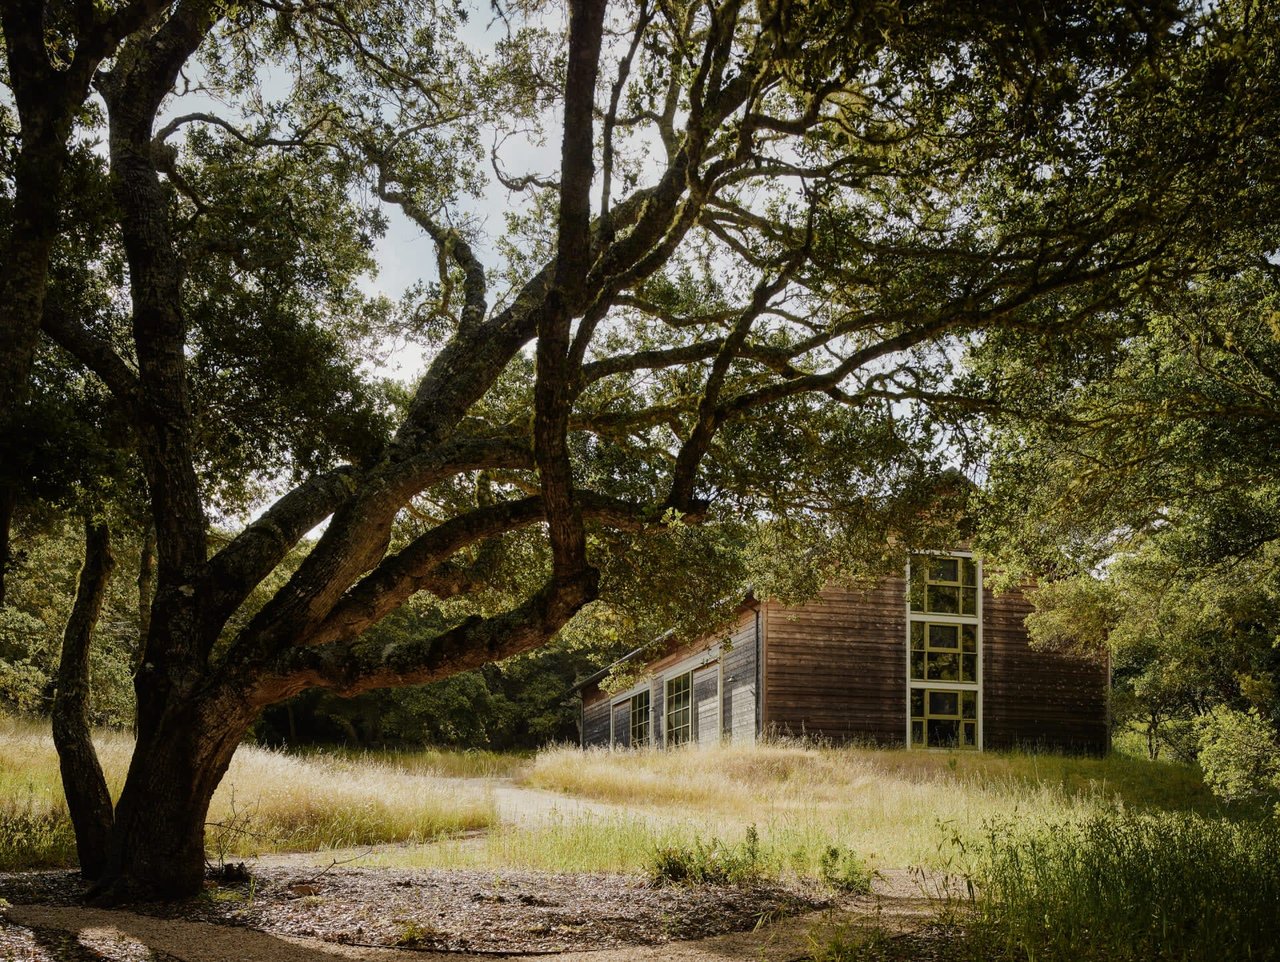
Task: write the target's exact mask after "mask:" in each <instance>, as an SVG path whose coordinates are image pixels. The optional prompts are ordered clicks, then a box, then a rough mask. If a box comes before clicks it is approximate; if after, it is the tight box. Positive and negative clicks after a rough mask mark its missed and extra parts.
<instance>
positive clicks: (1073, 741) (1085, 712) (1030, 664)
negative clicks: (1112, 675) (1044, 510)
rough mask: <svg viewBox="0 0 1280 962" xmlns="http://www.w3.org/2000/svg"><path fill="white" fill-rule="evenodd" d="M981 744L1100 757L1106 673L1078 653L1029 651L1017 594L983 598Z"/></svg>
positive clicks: (1024, 610)
mask: <svg viewBox="0 0 1280 962" xmlns="http://www.w3.org/2000/svg"><path fill="white" fill-rule="evenodd" d="M982 605H983V656H982V657H983V661H982V698H983V706H982V715H983V745H984V747H986V748H990V749H1003V748H1017V747H1025V748H1053V749H1058V750H1062V751H1075V752H1095V753H1101V752H1105V751H1106V750H1107V747H1108V742H1109V738H1108V730H1107V688H1108V678H1107V667H1106V665H1105V664H1101V663H1099V662H1094V661H1090V660H1087V659H1084V658H1080V657H1077V656H1075V655H1067V654H1059V653H1056V652H1047V651H1033V650H1032V649H1031V648H1030V647H1029V646H1028V643H1027V629H1026V625H1025V623H1024V622H1025V619H1026V617H1027V615H1028V614H1029V613H1030V612H1031V610H1032V608H1031V604H1030V603H1029V602H1028V601H1027V599H1026V597H1025V596H1024V595H1023V594H1022V593H1021V592H1017V591H1011V592H1008V593H1007V594H1003V595H996V596H993V595H992V593H991V592H990V591H986V590H984V591H983V593H982Z"/></svg>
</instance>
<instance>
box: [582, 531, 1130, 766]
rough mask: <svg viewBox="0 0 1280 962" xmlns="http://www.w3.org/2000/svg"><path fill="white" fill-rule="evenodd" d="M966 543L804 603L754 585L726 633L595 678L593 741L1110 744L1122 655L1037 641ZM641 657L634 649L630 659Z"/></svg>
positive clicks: (588, 740)
mask: <svg viewBox="0 0 1280 962" xmlns="http://www.w3.org/2000/svg"><path fill="white" fill-rule="evenodd" d="M981 585H982V563H981V561H980V560H979V559H976V558H974V557H973V556H972V555H971V554H969V553H968V552H954V553H952V554H948V555H927V556H924V555H917V556H914V557H913V558H912V563H911V564H910V566H909V567H908V570H907V572H906V573H905V576H903V577H891V578H885V579H883V580H881V581H879V582H877V583H876V584H875V585H874V586H872V587H870V588H866V589H862V590H860V589H850V588H838V587H829V588H827V589H826V590H824V591H822V592H821V594H820V595H819V597H817V598H815V599H813V600H812V601H809V602H806V603H804V604H800V605H794V606H787V605H782V604H779V603H776V602H771V601H770V602H759V601H756V600H755V599H754V598H750V597H748V598H747V599H746V600H745V601H744V602H743V603H742V604H741V605H740V606H739V608H738V609H737V612H736V614H735V616H734V618H733V620H732V621H731V623H730V624H728V625H727V626H726V627H725V628H724V629H723V630H721V631H717V632H714V633H712V634H709V635H707V636H705V637H703V638H700V639H698V640H697V641H695V642H693V643H691V644H687V645H682V646H680V647H677V648H673V649H670V650H668V651H666V652H664V653H662V654H661V656H660V657H658V658H656V659H654V660H652V661H650V662H649V663H648V664H646V665H644V666H643V668H642V669H641V670H640V671H639V672H637V671H636V666H635V665H634V661H635V659H636V658H637V657H639V653H638V652H633V653H632V655H631V656H628V658H629V659H630V660H631V661H632V662H633V664H631V665H628V669H627V670H628V673H629V674H635V675H636V676H637V680H636V681H635V683H634V684H632V685H631V686H630V687H627V688H625V689H622V690H617V691H614V692H609V691H606V690H605V689H604V688H602V687H601V684H602V683H603V682H605V681H606V680H607V678H608V677H609V675H610V673H611V669H616V668H617V665H615V666H610V669H605V670H604V671H602V672H600V673H598V674H597V675H595V676H593V677H592V678H589V679H587V680H586V681H585V682H583V684H582V685H581V686H580V691H581V694H582V744H583V746H584V747H590V746H615V747H630V746H640V745H660V746H668V747H670V746H675V745H681V744H684V743H696V744H697V745H709V744H713V743H718V742H720V741H722V740H732V741H746V742H750V741H754V740H755V739H756V738H758V737H760V736H761V735H762V734H763V733H774V732H776V733H782V734H792V735H812V736H819V737H822V738H827V739H832V740H835V741H858V742H866V743H874V744H879V745H884V746H899V747H901V746H904V745H908V746H910V747H912V748H922V749H928V748H939V749H972V750H981V749H983V748H987V749H1000V748H1014V747H1035V748H1048V749H1053V750H1060V751H1072V752H1092V753H1099V754H1100V753H1102V752H1105V751H1106V750H1107V747H1108V741H1109V724H1108V689H1109V681H1108V667H1107V665H1106V664H1105V663H1102V662H1100V661H1097V660H1094V659H1090V658H1085V657H1081V656H1079V655H1074V654H1066V653H1060V652H1045V651H1035V650H1032V649H1031V648H1030V647H1029V645H1028V639H1027V630H1026V626H1025V624H1024V619H1025V618H1026V615H1027V614H1028V612H1029V611H1030V610H1031V606H1030V605H1029V603H1028V602H1027V600H1026V598H1025V597H1024V596H1023V595H1022V594H1021V593H1020V592H1017V591H1012V592H1007V593H1003V594H1000V595H994V594H993V593H992V592H991V591H990V590H989V589H987V588H985V587H981ZM626 660H627V659H623V661H626Z"/></svg>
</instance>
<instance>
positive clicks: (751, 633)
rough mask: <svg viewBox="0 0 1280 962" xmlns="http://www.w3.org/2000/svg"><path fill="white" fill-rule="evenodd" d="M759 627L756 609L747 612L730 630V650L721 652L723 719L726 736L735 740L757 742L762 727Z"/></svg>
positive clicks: (721, 706) (721, 715) (721, 713)
mask: <svg viewBox="0 0 1280 962" xmlns="http://www.w3.org/2000/svg"><path fill="white" fill-rule="evenodd" d="M756 626H757V613H756V611H755V610H752V611H747V612H745V613H744V614H743V616H742V617H741V618H739V619H738V622H737V623H736V624H735V625H734V626H733V630H732V631H731V632H730V633H729V639H728V640H729V645H728V650H727V651H725V652H724V654H722V655H721V675H722V677H723V686H722V691H721V705H720V719H721V725H722V727H723V730H724V735H725V737H726V738H727V739H729V740H730V741H734V742H750V741H754V740H755V737H756V731H757V730H758V728H759V719H758V717H757V714H756V707H757V702H758V699H757V697H756V692H757V681H758V679H757V660H756V656H757V653H758V652H757V648H758V645H757V639H756Z"/></svg>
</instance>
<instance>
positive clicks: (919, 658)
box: [911, 651, 924, 681]
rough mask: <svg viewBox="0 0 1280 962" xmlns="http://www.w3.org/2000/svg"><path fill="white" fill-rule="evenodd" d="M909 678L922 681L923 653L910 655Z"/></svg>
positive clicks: (917, 652)
mask: <svg viewBox="0 0 1280 962" xmlns="http://www.w3.org/2000/svg"><path fill="white" fill-rule="evenodd" d="M911 677H912V678H916V679H919V680H920V681H924V652H923V651H913V652H912V653H911Z"/></svg>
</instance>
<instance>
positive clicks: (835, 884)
mask: <svg viewBox="0 0 1280 962" xmlns="http://www.w3.org/2000/svg"><path fill="white" fill-rule="evenodd" d="M871 877H872V872H871V869H869V868H867V863H866V862H864V861H863V860H862V856H860V855H859V854H858V853H857V852H851V851H849V850H848V849H845V848H841V847H840V846H838V845H828V846H827V850H826V851H825V852H823V853H822V857H821V858H820V859H819V860H818V878H820V879H822V881H823V883H824V884H826V885H827V886H828V887H829V888H832V889H835V890H836V891H837V892H843V893H844V894H846V895H867V894H869V893H870V892H871Z"/></svg>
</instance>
